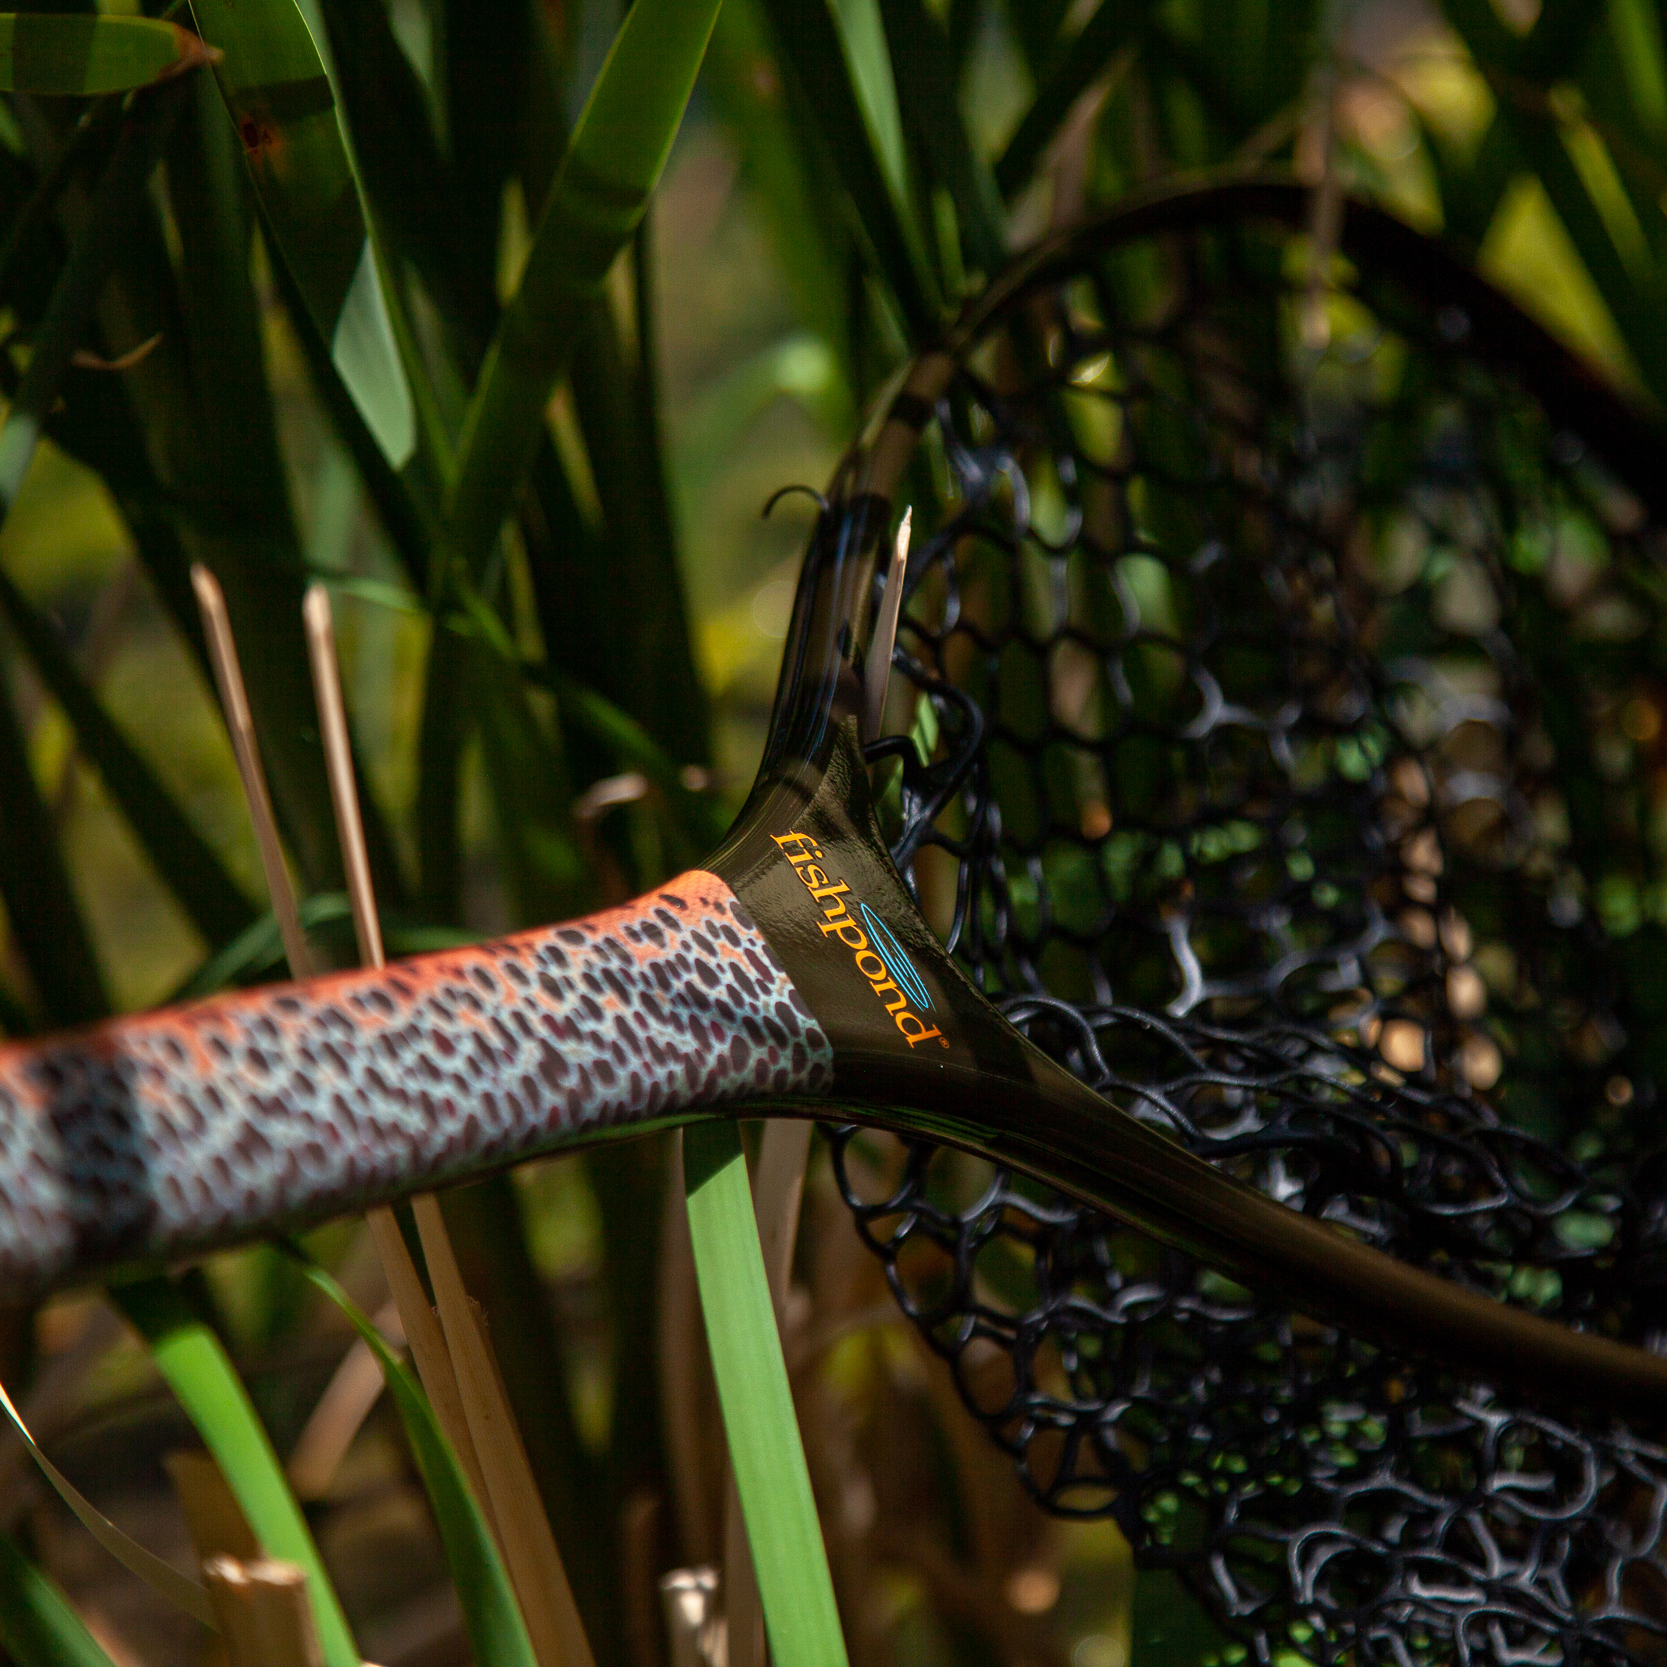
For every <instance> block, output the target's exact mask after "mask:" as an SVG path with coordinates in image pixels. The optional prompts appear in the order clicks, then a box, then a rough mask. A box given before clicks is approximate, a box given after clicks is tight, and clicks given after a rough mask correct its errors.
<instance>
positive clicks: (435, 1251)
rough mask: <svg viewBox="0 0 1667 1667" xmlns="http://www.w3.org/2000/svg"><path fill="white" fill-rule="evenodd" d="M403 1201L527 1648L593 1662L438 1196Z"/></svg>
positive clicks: (560, 1660)
mask: <svg viewBox="0 0 1667 1667" xmlns="http://www.w3.org/2000/svg"><path fill="white" fill-rule="evenodd" d="M411 1207H412V1211H413V1213H414V1214H415V1215H416V1218H417V1231H418V1232H419V1233H420V1234H421V1235H422V1242H423V1255H424V1257H425V1258H426V1259H427V1261H428V1277H429V1279H430V1280H431V1281H432V1282H433V1285H434V1295H435V1299H436V1301H437V1302H438V1304H439V1308H440V1322H441V1324H442V1325H443V1326H444V1328H445V1333H446V1346H447V1347H448V1348H449V1349H450V1350H451V1357H452V1365H453V1367H454V1368H455V1369H456V1372H457V1387H458V1390H459V1391H460V1393H461V1395H462V1397H463V1411H464V1415H465V1417H466V1418H467V1419H468V1421H469V1433H470V1435H471V1436H472V1437H473V1439H474V1444H475V1453H476V1456H477V1457H478V1458H479V1460H480V1467H481V1471H482V1473H483V1475H484V1476H485V1478H486V1490H487V1495H488V1497H489V1498H490V1499H491V1501H492V1508H493V1511H494V1513H495V1515H496V1517H497V1520H498V1542H499V1545H500V1546H501V1548H502V1550H503V1554H504V1562H505V1564H506V1565H507V1566H508V1569H509V1578H510V1581H511V1583H512V1584H513V1585H514V1587H515V1595H516V1597H517V1598H518V1599H519V1600H520V1604H521V1614H522V1618H523V1619H524V1620H525V1621H526V1623H527V1633H528V1636H529V1637H530V1638H531V1639H532V1646H533V1653H534V1654H535V1655H536V1656H537V1657H538V1659H539V1661H540V1662H541V1663H543V1667H595V1658H594V1657H593V1656H592V1654H591V1649H590V1641H589V1640H588V1639H587V1638H586V1637H585V1630H584V1624H583V1622H582V1621H580V1619H579V1607H578V1605H577V1603H575V1602H574V1598H573V1587H572V1584H571V1583H570V1582H569V1580H568V1578H567V1570H566V1568H565V1567H564V1566H563V1564H562V1560H561V1552H560V1551H559V1550H558V1549H557V1547H556V1540H555V1536H554V1535H553V1534H552V1533H551V1532H550V1521H549V1518H548V1517H547V1516H546V1515H545V1512H544V1503H543V1501H542V1499H541V1498H540V1497H539V1492H538V1485H537V1483H536V1482H535V1481H534V1480H533V1474H532V1466H531V1465H530V1464H529V1463H528V1462H527V1451H526V1448H525V1447H524V1446H522V1444H521V1433H520V1431H519V1430H518V1429H517V1428H516V1424H515V1417H514V1414H513V1413H512V1412H511V1411H510V1407H509V1399H508V1397H507V1395H505V1393H504V1388H503V1379H502V1378H501V1377H500V1376H499V1374H498V1368H497V1362H496V1360H495V1359H494V1358H493V1357H492V1354H491V1351H490V1349H489V1347H488V1345H487V1342H486V1337H485V1335H484V1333H483V1331H482V1329H481V1324H480V1316H479V1312H478V1309H477V1308H476V1307H475V1305H474V1304H473V1303H471V1301H470V1298H469V1294H468V1292H467V1291H466V1290H465V1289H464V1286H463V1275H462V1273H461V1272H460V1271H459V1269H458V1266H457V1257H456V1255H455V1254H454V1252H453V1250H452V1244H451V1237H450V1235H449V1234H448V1233H447V1231H446V1223H445V1218H444V1217H443V1216H442V1215H441V1214H440V1202H439V1200H438V1199H437V1198H435V1197H434V1195H433V1194H432V1193H427V1194H424V1195H423V1196H421V1197H418V1198H414V1199H412V1201H411Z"/></svg>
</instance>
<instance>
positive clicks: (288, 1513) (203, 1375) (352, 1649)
mask: <svg viewBox="0 0 1667 1667" xmlns="http://www.w3.org/2000/svg"><path fill="white" fill-rule="evenodd" d="M110 1300H111V1301H112V1302H114V1303H115V1305H116V1306H117V1307H118V1308H119V1309H120V1310H121V1312H122V1314H123V1315H124V1316H125V1317H126V1318H127V1320H128V1321H129V1322H130V1323H131V1324H132V1325H133V1327H134V1328H135V1329H136V1330H137V1331H138V1332H139V1334H140V1335H141V1336H142V1337H143V1338H144V1339H145V1342H146V1343H147V1344H148V1345H149V1347H150V1352H151V1359H152V1360H153V1361H154V1362H155V1364H156V1367H157V1370H158V1371H160V1372H161V1374H162V1376H163V1378H164V1379H165V1380H166V1382H167V1384H168V1387H169V1388H170V1389H171V1390H173V1392H174V1396H175V1398H176V1399H177V1400H178V1401H179V1404H180V1405H181V1407H183V1408H184V1410H185V1412H186V1415H187V1416H188V1417H189V1418H190V1420H191V1422H192V1423H193V1424H194V1425H195V1426H196V1429H197V1433H198V1434H199V1435H200V1436H201V1437H202V1438H203V1444H204V1445H205V1446H206V1447H207V1448H208V1450H209V1452H210V1453H212V1454H213V1455H214V1459H215V1462H216V1463H217V1464H218V1465H219V1466H220V1469H221V1472H222V1473H223V1474H224V1476H225V1478H226V1481H227V1483H228V1484H229V1485H230V1487H231V1490H232V1493H233V1495H234V1496H235V1497H236V1499H237V1503H238V1505H239V1506H240V1507H241V1508H242V1511H243V1515H244V1516H245V1517H246V1518H247V1519H248V1523H249V1526H250V1528H251V1529H252V1530H253V1531H254V1535H255V1538H256V1539H257V1540H259V1541H260V1544H261V1549H262V1550H263V1551H264V1552H265V1553H266V1555H267V1556H269V1557H278V1558H282V1559H283V1560H284V1561H285V1562H290V1563H294V1564H295V1565H296V1566H297V1567H298V1568H299V1569H301V1570H302V1571H303V1572H304V1573H305V1574H306V1576H307V1590H308V1594H309V1595H310V1597H311V1598H312V1605H313V1618H314V1621H315V1622H316V1624H317V1628H318V1640H319V1644H320V1647H321V1648H322V1649H323V1652H324V1661H325V1667H360V1656H359V1649H358V1646H357V1645H356V1644H355V1643H354V1642H353V1634H352V1632H351V1631H350V1630H349V1629H348V1625H347V1617H346V1615H344V1614H343V1613H342V1607H341V1600H340V1599H339V1598H338V1597H337V1596H336V1591H335V1588H334V1586H332V1585H331V1583H330V1577H329V1575H328V1574H327V1573H326V1572H325V1569H324V1562H323V1559H322V1558H320V1556H319V1554H318V1547H317V1545H316V1544H314V1542H313V1537H312V1533H311V1532H310V1530H309V1529H308V1527H307V1523H306V1519H305V1518H304V1517H303V1516H302V1514H301V1507H300V1506H299V1505H298V1504H296V1502H295V1495H294V1494H292V1493H291V1492H290V1489H289V1483H288V1482H287V1481H286V1480H285V1478H284V1469H283V1466H282V1465H281V1464H280V1463H279V1462H278V1455H277V1454H276V1453H275V1452H274V1451H273V1450H272V1442H271V1440H270V1438H269V1437H268V1436H267V1433H266V1431H265V1429H264V1428H263V1427H262V1425H261V1422H260V1419H259V1417H258V1416H257V1415H256V1413H255V1409H254V1406H253V1405H252V1404H251V1403H250V1400H249V1393H248V1391H247V1390H246V1389H245V1388H244V1387H243V1380H242V1379H241V1378H240V1377H239V1376H238V1375H237V1371H236V1368H235V1367H233V1365H232V1363H231V1361H230V1359H228V1358H227V1355H226V1351H225V1350H224V1349H223V1348H222V1347H221V1345H220V1341H219V1339H218V1338H217V1337H215V1335H214V1333H213V1332H212V1331H210V1330H209V1328H208V1327H207V1326H206V1325H204V1324H203V1322H202V1321H201V1320H199V1319H198V1318H197V1317H196V1315H195V1314H193V1313H192V1312H191V1310H190V1308H189V1307H188V1306H187V1304H186V1301H185V1298H184V1297H183V1296H182V1295H181V1294H180V1292H179V1290H178V1288H177V1287H176V1286H175V1285H174V1284H173V1283H172V1281H170V1280H167V1279H160V1278H158V1279H145V1280H138V1281H135V1282H134V1283H132V1284H127V1285H115V1286H112V1287H111V1289H110Z"/></svg>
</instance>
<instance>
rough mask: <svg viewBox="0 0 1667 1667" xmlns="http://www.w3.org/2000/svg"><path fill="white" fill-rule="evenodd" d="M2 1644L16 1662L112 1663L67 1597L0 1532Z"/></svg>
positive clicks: (43, 1666)
mask: <svg viewBox="0 0 1667 1667" xmlns="http://www.w3.org/2000/svg"><path fill="white" fill-rule="evenodd" d="M0 1645H4V1646H5V1650H6V1654H7V1655H8V1656H10V1657H11V1658H12V1660H13V1661H15V1662H16V1663H17V1667H115V1664H114V1663H113V1662H112V1661H111V1659H110V1657H109V1656H108V1655H107V1654H106V1653H105V1651H104V1647H103V1645H101V1644H100V1643H99V1641H98V1640H97V1639H96V1638H94V1637H93V1635H92V1634H91V1633H90V1632H89V1631H88V1630H87V1626H86V1623H85V1622H84V1621H83V1620H82V1619H81V1617H80V1616H79V1615H77V1614H76V1612H75V1610H74V1609H73V1608H71V1607H70V1602H69V1599H68V1598H66V1597H65V1596H64V1594H63V1593H62V1592H61V1591H59V1590H58V1588H57V1586H56V1585H55V1584H54V1583H53V1582H52V1580H51V1579H49V1578H48V1577H47V1575H46V1574H45V1573H43V1572H42V1571H41V1570H40V1569H38V1568H37V1567H36V1566H35V1565H34V1564H33V1563H31V1562H30V1561H29V1559H28V1558H27V1557H25V1556H24V1555H23V1551H22V1548H21V1547H20V1546H19V1545H18V1543H17V1541H16V1540H14V1539H13V1538H12V1537H11V1535H9V1534H0Z"/></svg>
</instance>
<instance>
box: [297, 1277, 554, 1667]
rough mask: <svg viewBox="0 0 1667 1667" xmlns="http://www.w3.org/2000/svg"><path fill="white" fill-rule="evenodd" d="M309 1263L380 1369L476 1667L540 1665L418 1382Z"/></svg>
mask: <svg viewBox="0 0 1667 1667" xmlns="http://www.w3.org/2000/svg"><path fill="white" fill-rule="evenodd" d="M304 1265H305V1270H306V1275H307V1278H308V1279H310V1280H311V1281H312V1282H313V1284H314V1285H316V1286H317V1287H318V1289H319V1290H320V1291H322V1292H323V1293H324V1294H325V1296H327V1297H328V1298H329V1299H330V1301H331V1302H333V1303H335V1305H336V1306H337V1307H338V1308H339V1309H340V1310H341V1311H342V1313H344V1314H345V1315H346V1316H347V1317H348V1319H349V1320H350V1321H352V1323H353V1328H354V1330H355V1331H357V1332H358V1333H359V1336H360V1338H361V1339H362V1340H363V1342H364V1344H365V1346H366V1347H367V1348H368V1349H369V1350H370V1351H371V1353H372V1354H374V1355H375V1356H376V1360H377V1364H378V1365H380V1366H381V1368H382V1376H383V1378H384V1379H385V1380H386V1382H387V1385H388V1392H389V1394H390V1395H391V1396H392V1398H393V1402H394V1406H395V1408H396V1409H397V1410H398V1412H399V1417H400V1422H401V1423H402V1424H403V1425H404V1426H405V1435H406V1439H407V1440H408V1441H409V1442H410V1443H411V1455H412V1457H413V1458H414V1459H415V1460H416V1464H417V1470H418V1472H419V1474H420V1475H421V1476H422V1479H423V1486H424V1487H425V1488H426V1489H427V1491H428V1498H429V1503H430V1504H431V1505H432V1506H433V1508H434V1521H435V1526H436V1527H437V1528H438V1529H439V1531H440V1540H441V1544H442V1545H443V1546H444V1548H445V1553H446V1565H447V1567H448V1568H449V1569H450V1570H451V1576H452V1581H453V1583H454V1585H455V1586H456V1588H457V1596H458V1601H459V1603H460V1604H461V1605H462V1608H463V1620H464V1624H465V1626H466V1627H467V1628H468V1633H469V1643H470V1646H471V1648H472V1650H473V1653H474V1658H475V1661H476V1663H477V1664H478V1667H539V1664H538V1662H537V1660H536V1658H535V1657H534V1655H533V1650H532V1643H531V1640H530V1639H529V1638H528V1636H527V1627H526V1623H525V1622H524V1621H523V1620H522V1619H521V1611H520V1610H519V1608H517V1606H516V1602H515V1593H514V1591H513V1589H512V1588H511V1586H510V1583H509V1575H508V1573H507V1571H506V1570H505V1568H504V1563H503V1559H502V1558H501V1557H500V1556H499V1555H498V1548H497V1546H496V1545H495V1544H494V1543H493V1540H492V1535H491V1532H490V1530H489V1529H488V1527H487V1524H486V1519H485V1517H484V1516H483V1515H482V1514H481V1511H480V1509H479V1507H478V1506H477V1505H476V1503H475V1500H474V1497H473V1495H472V1494H471V1492H470V1489H469V1486H468V1484H467V1481H466V1480H465V1477H464V1474H463V1469H462V1466H461V1465H460V1464H459V1463H458V1460H457V1456H456V1454H455V1453H454V1452H453V1451H452V1448H451V1447H450V1445H449V1444H448V1443H447V1441H446V1438H445V1436H444V1434H443V1433H442V1432H441V1429H440V1425H439V1423H438V1421H437V1420H436V1419H435V1416H434V1413H433V1410H432V1409H431V1408H430V1406H429V1404H428V1402H427V1401H426V1400H425V1399H424V1397H423V1393H422V1391H421V1390H420V1389H419V1388H418V1387H417V1384H416V1380H415V1379H414V1378H413V1377H412V1375H411V1373H410V1372H409V1371H407V1370H406V1368H405V1367H404V1366H403V1365H401V1363H400V1361H399V1359H398V1357H397V1356H396V1355H395V1354H394V1352H393V1351H392V1350H391V1349H390V1348H389V1347H388V1345H387V1343H386V1342H385V1341H384V1339H383V1337H382V1334H381V1333H380V1332H379V1331H378V1330H377V1329H376V1327H375V1326H374V1325H373V1324H372V1323H371V1321H370V1320H369V1318H368V1317H367V1316H366V1315H365V1314H364V1313H363V1312H361V1311H360V1309H358V1308H357V1307H356V1306H355V1305H354V1304H353V1302H352V1301H351V1300H350V1299H349V1297H348V1295H347V1293H346V1292H345V1291H343V1290H342V1288H341V1287H340V1286H339V1285H338V1284H337V1283H336V1282H335V1280H333V1279H332V1278H331V1277H330V1276H329V1275H328V1274H327V1273H325V1272H324V1270H323V1269H322V1268H319V1267H317V1266H316V1265H314V1264H313V1263H311V1262H307V1263H305V1264H304Z"/></svg>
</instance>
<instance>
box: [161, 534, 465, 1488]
mask: <svg viewBox="0 0 1667 1667" xmlns="http://www.w3.org/2000/svg"><path fill="white" fill-rule="evenodd" d="M191 585H192V588H193V589H194V590H195V591H196V593H197V606H198V607H199V608H200V609H201V610H202V616H203V629H204V631H205V632H206V634H207V637H208V647H209V657H210V659H211V661H212V662H213V666H214V681H215V683H216V685H217V686H218V688H219V690H220V700H221V704H222V706H223V708H224V710H225V716H226V728H227V729H228V731H229V732H230V734H231V738H232V752H233V755H234V756H235V757H236V759H237V770H238V775H239V776H240V777H241V778H242V781H243V796H244V798H245V799H246V800H247V801H248V805H249V818H250V820H251V821H252V822H253V823H254V828H255V844H256V846H257V848H258V849H259V851H260V857H261V867H262V869H263V870H264V871H265V874H266V887H267V891H268V893H269V894H270V895H271V899H272V912H273V914H274V915H276V916H277V920H278V929H279V932H280V934H281V935H282V937H283V941H284V953H285V955H286V956H287V957H288V959H289V970H290V972H291V973H292V974H293V975H294V976H295V977H296V978H307V977H310V976H311V975H312V973H313V972H314V971H315V970H316V968H315V966H314V962H313V956H312V950H311V947H310V946H309V945H308V943H307V939H306V935H305V933H303V932H302V930H301V915H300V910H299V908H298V907H297V904H296V899H295V887H294V884H293V882H292V881H291V880H290V877H289V869H288V868H287V867H286V866H285V864H284V858H283V848H282V846H281V845H280V843H279V840H278V825H277V822H276V821H275V820H274V819H273V815H272V800H271V797H270V796H269V795H268V793H267V790H266V774H265V772H264V771H263V770H262V769H261V762H260V747H259V743H258V742H257V740H256V737H255V726H254V720H253V718H252V716H251V715H250V711H249V698H248V695H247V693H246V692H245V690H244V686H243V671H242V668H241V667H240V666H239V664H238V659H237V643H236V641H235V640H234V638H233V636H232V629H231V621H230V619H229V618H228V616H227V613H226V600H225V597H224V596H223V595H222V594H221V591H220V585H219V581H218V580H217V579H216V578H215V577H214V575H213V574H212V573H210V572H209V570H208V569H207V568H206V567H204V566H202V565H201V563H198V564H197V565H196V566H194V567H193V568H192V569H191ZM331 664H332V666H334V659H333V658H332V661H331ZM338 705H339V697H338ZM369 1220H370V1230H371V1237H372V1239H373V1240H374V1241H375V1243H376V1248H377V1251H378V1253H379V1254H380V1255H381V1258H382V1266H383V1269H384V1271H385V1272H386V1274H387V1278H388V1288H389V1290H390V1291H392V1293H393V1298H394V1302H395V1303H396V1304H397V1306H398V1308H399V1315H400V1323H401V1324H402V1325H403V1326H404V1327H405V1335H406V1339H407V1341H408V1342H409V1343H410V1345H411V1354H412V1358H413V1359H414V1360H415V1361H416V1363H417V1375H418V1376H419V1377H420V1378H421V1379H422V1381H423V1387H424V1388H425V1389H426V1390H427V1391H428V1398H429V1401H430V1403H431V1404H432V1405H433V1407H434V1415H435V1417H436V1418H438V1419H439V1421H440V1427H441V1428H442V1429H443V1430H444V1431H445V1432H446V1438H447V1440H449V1441H450V1442H451V1444H452V1446H453V1448H454V1449H455V1450H456V1452H457V1456H458V1460H459V1462H460V1463H461V1464H462V1465H463V1468H464V1470H465V1472H466V1473H467V1475H468V1477H469V1481H470V1484H471V1486H472V1487H473V1488H474V1490H475V1497H476V1498H477V1499H478V1500H480V1501H481V1508H482V1509H483V1510H484V1511H486V1512H487V1513H488V1515H489V1516H490V1512H491V1506H490V1505H489V1504H488V1503H487V1501H486V1489H485V1486H484V1484H483V1483H482V1481H481V1476H480V1466H479V1464H478V1463H477V1462H476V1460H475V1454H474V1448H473V1446H472V1445H471V1444H470V1441H469V1426H468V1422H467V1420H465V1418H464V1416H463V1406H462V1403H461V1401H459V1399H458V1396H457V1381H456V1379H455V1378H454V1377H453V1375H452V1369H451V1362H450V1361H449V1360H448V1359H447V1357H446V1345H445V1339H444V1338H443V1337H442V1336H441V1335H440V1325H439V1321H437V1320H436V1319H435V1317H434V1310H433V1309H432V1308H430V1307H429V1304H428V1295H427V1293H426V1292H425V1291H424V1290H423V1286H422V1280H421V1279H419V1278H418V1277H417V1269H416V1265H415V1263H413V1262H412V1260H411V1252H410V1251H409V1250H408V1249H407V1248H406V1244H405V1238H404V1236H403V1235H402V1234H401V1232H400V1230H399V1223H398V1222H397V1221H395V1220H394V1215H393V1212H392V1211H391V1210H386V1209H383V1210H372V1211H371V1212H370V1213H369Z"/></svg>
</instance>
